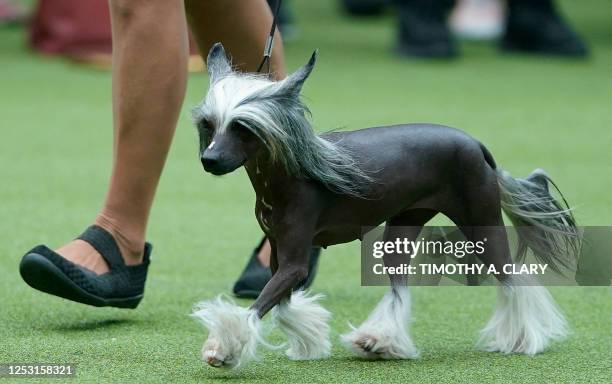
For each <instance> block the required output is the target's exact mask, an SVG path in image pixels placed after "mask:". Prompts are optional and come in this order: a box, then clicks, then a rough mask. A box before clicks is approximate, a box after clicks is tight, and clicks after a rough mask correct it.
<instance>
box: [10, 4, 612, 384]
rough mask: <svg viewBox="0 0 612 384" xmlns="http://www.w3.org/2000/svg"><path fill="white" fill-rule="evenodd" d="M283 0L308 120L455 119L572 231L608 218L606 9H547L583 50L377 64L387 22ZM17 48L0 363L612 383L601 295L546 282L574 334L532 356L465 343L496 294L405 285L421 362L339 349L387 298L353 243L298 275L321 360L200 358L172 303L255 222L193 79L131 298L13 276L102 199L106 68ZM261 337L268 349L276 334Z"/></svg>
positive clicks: (201, 88) (225, 269)
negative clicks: (327, 349)
mask: <svg viewBox="0 0 612 384" xmlns="http://www.w3.org/2000/svg"><path fill="white" fill-rule="evenodd" d="M293 3H294V6H295V9H296V15H297V27H298V28H299V32H300V38H299V39H298V40H297V41H295V42H291V43H288V44H287V47H286V53H287V63H288V67H289V69H291V70H293V69H294V68H296V67H297V66H298V65H300V64H302V63H303V62H305V60H307V58H308V55H309V54H310V52H311V51H312V50H313V49H314V48H319V49H320V57H319V62H318V64H317V68H316V69H315V71H314V72H313V74H312V76H311V78H310V79H309V80H308V82H307V85H306V87H305V96H306V97H307V99H308V100H309V104H310V107H311V109H312V112H313V119H314V123H315V125H316V127H317V129H320V130H327V129H331V128H338V127H340V128H347V129H355V128H360V127H365V126H372V125H382V124H391V123H403V122H437V123H443V124H449V125H452V126H456V127H459V128H462V129H464V130H466V131H468V132H469V133H471V134H472V135H474V136H476V137H477V138H479V139H480V140H481V141H483V142H484V143H485V144H486V145H487V146H488V148H489V149H490V150H491V152H492V153H493V154H494V156H495V158H496V160H497V163H498V164H500V165H501V166H502V167H504V168H506V169H508V170H510V171H511V172H512V173H514V174H515V175H517V176H524V175H525V174H526V173H528V172H530V171H531V170H532V169H534V168H536V167H542V168H544V169H546V170H548V171H549V172H550V174H551V175H552V176H553V178H554V179H555V180H556V181H557V182H558V184H559V186H560V187H561V189H562V190H563V191H564V193H565V195H566V197H567V198H568V199H569V201H570V203H572V204H574V205H576V206H578V209H577V211H576V215H577V218H578V220H579V222H580V223H581V224H583V225H610V224H612V194H611V193H610V189H611V187H612V151H611V150H610V146H611V145H612V111H611V108H612V104H611V102H612V71H611V68H612V45H611V44H610V41H612V26H611V25H610V22H609V18H610V15H611V14H612V4H611V3H610V2H608V1H605V0H597V1H595V0H591V1H580V2H578V1H569V0H566V1H563V2H562V4H563V6H564V9H565V10H566V11H567V13H568V14H569V15H571V19H572V21H573V22H574V24H575V25H576V26H577V28H578V29H579V30H580V31H581V32H582V33H583V35H584V36H585V37H586V38H587V39H588V41H589V44H590V46H591V48H592V51H593V55H592V57H591V58H590V59H589V60H587V61H573V60H562V59H544V58H540V57H529V56H520V55H502V54H500V53H499V52H498V51H497V50H496V49H495V48H494V47H493V46H492V45H490V44H475V43H471V44H467V43H463V44H461V48H462V51H463V53H464V55H463V56H462V57H461V58H460V59H458V60H457V61H454V62H451V63H437V62H430V61H405V60H400V59H398V58H396V57H395V56H393V55H392V54H391V48H392V43H393V37H394V28H393V19H392V18H391V16H390V15H388V16H386V17H383V18H381V19H351V18H347V17H344V16H343V15H341V13H340V12H338V10H337V7H336V2H335V1H334V2H332V1H294V2H293ZM24 43H25V34H24V31H23V30H20V29H3V30H0V64H1V66H0V109H1V110H0V124H1V125H0V127H1V129H0V133H1V136H0V218H1V219H0V292H1V296H0V299H1V302H0V363H7V362H49V363H51V362H55V363H75V364H77V372H78V375H77V379H78V380H80V381H86V382H94V381H105V382H125V381H128V380H133V381H142V382H170V381H177V382H196V381H199V382H212V381H219V382H243V381H244V382H262V383H264V382H265V383H267V382H277V381H280V382H385V383H386V382H397V383H409V382H436V383H443V382H470V383H472V382H486V383H489V382H509V381H516V382H532V383H543V382H568V383H570V382H571V383H573V382H589V383H596V382H610V381H611V374H612V373H611V369H612V362H611V355H612V351H611V348H612V329H611V319H612V310H611V309H612V301H611V299H612V295H611V294H610V290H609V289H608V288H571V287H567V288H553V289H551V290H552V293H553V295H554V296H555V298H556V299H557V301H558V303H559V305H560V306H561V307H562V308H563V310H564V311H565V312H566V314H567V317H568V320H569V322H570V324H571V326H572V329H573V333H572V335H571V336H570V337H569V339H568V340H567V341H565V342H563V343H558V344H555V345H554V346H553V347H552V348H551V349H550V350H549V351H547V352H546V353H544V354H541V355H538V356H536V357H526V356H521V355H512V356H503V355H499V354H490V353H484V352H478V351H476V350H475V349H474V348H473V342H474V340H475V336H476V334H477V332H478V330H479V329H480V327H482V326H483V325H484V324H485V322H486V320H487V319H488V316H489V315H490V314H491V312H492V309H493V306H494V300H495V290H494V288H492V287H488V288H485V287H483V288H467V287H463V288H456V287H455V288H453V287H444V288H441V287H434V288H429V287H427V288H417V289H414V290H413V297H414V305H413V311H414V324H413V328H412V334H413V336H414V340H415V342H416V344H417V346H418V347H419V348H420V350H421V351H422V357H421V358H420V359H418V360H416V361H384V362H366V361H361V360H358V359H356V358H354V357H352V356H351V355H350V354H349V353H348V352H346V351H345V350H343V349H342V348H341V346H340V344H339V342H338V335H339V334H340V333H342V332H343V331H345V330H346V329H347V322H348V321H352V322H353V323H358V322H360V321H361V320H363V319H364V318H365V317H366V316H367V314H368V313H369V311H370V310H371V309H372V308H373V306H374V305H375V304H376V302H377V301H378V300H379V298H380V297H381V296H382V294H383V293H384V292H385V288H368V287H360V286H359V281H360V275H359V245H358V244H357V243H352V244H348V245H340V246H335V247H332V248H330V249H328V250H327V251H325V252H324V255H323V257H322V259H321V263H320V268H319V275H318V277H317V280H316V282H315V284H314V286H313V290H314V291H315V292H322V293H325V294H326V296H327V298H326V300H325V301H324V305H325V306H326V307H327V308H328V309H329V310H330V311H331V312H332V313H333V320H332V330H333V345H334V347H333V355H332V357H331V359H328V360H323V361H308V362H293V361H290V360H288V359H287V358H286V357H285V356H284V355H283V353H282V352H281V351H276V352H269V351H266V350H262V359H261V361H259V362H254V363H253V364H251V365H249V366H248V367H246V368H245V369H243V370H242V371H239V372H227V371H222V370H216V369H212V368H210V367H208V366H206V365H204V364H203V363H202V362H201V361H200V357H199V351H200V347H201V344H202V342H203V340H204V336H205V335H204V332H203V330H202V329H201V328H200V326H199V325H198V324H196V323H195V322H194V321H193V320H192V319H190V318H189V317H188V313H189V312H190V309H191V306H192V304H193V303H194V302H196V301H198V300H202V299H210V298H212V297H214V296H215V295H217V294H219V293H228V292H229V291H230V288H231V285H232V283H233V281H234V279H235V278H236V277H237V276H238V274H239V273H240V271H241V270H242V268H243V265H244V263H245V261H246V258H247V255H248V254H249V253H250V251H251V248H252V247H253V246H254V245H255V244H256V242H257V240H258V238H259V236H260V230H259V228H258V226H257V223H256V220H255V218H254V216H253V205H254V194H253V192H252V190H251V187H250V185H249V183H248V180H247V177H246V175H245V172H244V171H243V170H239V171H237V172H235V173H234V174H231V175H228V176H226V177H223V178H216V177H212V176H209V175H206V174H204V173H203V172H202V170H201V166H200V164H199V161H198V158H197V143H196V133H195V130H194V129H193V128H192V126H191V124H190V118H189V108H190V107H191V106H192V105H194V104H195V103H197V102H198V101H199V100H200V98H202V97H203V95H204V93H205V90H206V84H207V79H206V77H205V76H204V75H201V74H196V75H192V76H191V77H190V81H189V89H188V93H187V97H186V102H185V106H184V108H183V111H182V113H181V119H180V122H179V126H178V129H177V134H176V138H175V141H174V144H173V147H172V150H171V153H170V156H169V159H168V163H167V166H166V169H165V172H164V176H163V178H162V181H161V184H160V186H159V190H158V194H157V199H156V204H155V207H154V210H153V213H152V216H151V224H150V231H149V240H151V241H152V242H153V243H154V246H155V249H154V252H153V263H152V266H151V269H150V274H149V280H148V283H147V291H146V297H145V299H144V300H143V302H142V303H141V305H140V307H139V308H138V309H137V310H134V311H129V310H116V309H98V308H92V307H86V306H82V305H78V304H74V303H70V302H67V301H64V300H60V299H57V298H54V297H51V296H48V295H45V294H42V293H40V292H37V291H34V290H33V289H31V288H30V287H28V286H27V285H26V284H25V283H24V282H23V281H22V280H21V278H20V277H19V274H18V263H19V260H20V257H21V255H22V254H23V253H24V252H25V251H26V250H28V249H29V248H30V247H32V246H33V245H35V244H38V243H46V244H49V245H50V246H59V245H61V244H62V243H63V242H65V241H67V240H68V239H70V238H71V237H73V236H75V235H77V234H78V233H80V231H81V230H82V229H83V228H84V227H85V226H86V225H87V224H88V223H90V222H91V220H92V218H93V217H94V215H95V214H96V211H97V209H98V208H99V206H100V203H101V201H102V199H103V197H104V194H105V186H106V183H107V179H108V175H109V169H110V159H111V151H112V148H111V135H112V132H111V99H110V77H109V73H106V72H98V71H93V70H89V69H86V68H82V67H79V66H75V65H73V64H70V63H69V62H66V61H64V60H62V59H51V58H44V57H41V56H38V55H36V54H33V53H31V52H29V51H28V50H27V49H26V48H25V44H24ZM158 102H160V103H163V102H164V100H159V101H158ZM381 150H384V148H381ZM239 303H240V304H242V305H248V304H249V301H246V300H244V301H243V300H240V301H239ZM271 338H272V340H274V341H280V340H282V339H281V336H280V334H279V333H278V331H274V332H273V333H272V336H271Z"/></svg>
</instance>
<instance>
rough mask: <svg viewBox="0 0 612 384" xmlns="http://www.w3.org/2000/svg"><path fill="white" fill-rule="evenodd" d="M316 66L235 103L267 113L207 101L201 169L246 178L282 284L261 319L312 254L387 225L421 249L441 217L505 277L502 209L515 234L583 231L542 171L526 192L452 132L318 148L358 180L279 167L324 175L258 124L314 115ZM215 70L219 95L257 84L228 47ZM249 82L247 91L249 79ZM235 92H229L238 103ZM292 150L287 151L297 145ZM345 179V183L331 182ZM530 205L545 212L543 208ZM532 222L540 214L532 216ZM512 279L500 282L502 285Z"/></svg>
mask: <svg viewBox="0 0 612 384" xmlns="http://www.w3.org/2000/svg"><path fill="white" fill-rule="evenodd" d="M315 59H316V53H315V54H313V56H312V58H311V59H310V61H309V62H308V63H307V64H306V65H305V66H303V67H302V68H300V69H299V70H298V71H296V72H295V73H293V74H291V75H290V76H289V77H288V78H286V79H285V80H283V81H280V82H271V81H269V80H268V81H269V82H270V84H271V85H270V86H268V87H263V86H262V88H261V90H258V91H257V92H254V93H251V94H249V95H248V96H247V97H245V99H244V100H242V101H240V102H239V103H237V104H236V105H237V106H241V105H242V106H245V105H247V104H248V103H259V104H257V105H258V107H257V106H255V107H253V108H251V109H250V110H249V111H250V112H248V113H247V114H243V115H241V117H239V118H236V119H235V120H234V121H227V120H224V119H225V118H226V117H227V116H226V114H227V113H230V112H231V111H229V112H227V110H224V109H223V108H222V107H221V106H219V105H217V104H215V102H216V103H219V100H221V96H218V97H219V98H218V99H217V100H211V98H213V97H214V95H212V96H211V94H210V92H211V91H210V90H209V95H208V96H207V100H205V101H204V103H203V104H202V106H200V107H198V110H197V111H196V112H194V119H195V122H196V124H197V127H198V131H199V133H200V160H201V162H202V164H203V167H204V169H205V170H206V171H207V172H210V173H212V174H215V175H222V174H226V173H229V172H232V171H234V170H235V169H237V168H239V167H241V166H244V167H245V169H246V171H247V173H248V176H249V178H250V181H251V183H252V186H253V189H254V190H255V193H256V197H257V202H256V206H255V214H256V217H257V220H258V222H259V224H260V226H261V229H262V230H263V231H264V233H265V235H266V236H267V237H268V239H269V240H270V244H271V247H272V254H271V258H270V263H271V268H272V272H273V276H272V278H271V280H270V281H269V282H268V284H267V285H266V286H265V288H264V289H263V291H262V292H261V294H260V296H259V298H258V299H257V300H256V301H255V303H254V304H253V305H252V307H251V308H252V309H254V310H256V311H257V314H258V315H259V317H263V316H264V315H265V314H266V313H267V312H268V311H269V310H270V309H271V308H272V307H274V306H275V305H277V304H278V303H279V302H280V301H281V300H282V299H284V298H287V297H288V296H290V294H291V291H292V289H293V288H294V287H295V286H296V285H297V284H298V283H299V282H300V281H302V280H304V279H305V278H306V276H307V273H308V258H309V255H310V252H309V250H310V248H311V247H312V246H321V247H327V246H330V245H334V244H340V243H346V242H349V241H352V240H355V239H360V238H361V236H362V229H363V228H364V227H372V226H377V225H380V224H381V223H385V222H386V231H385V240H387V241H393V240H394V239H396V238H400V237H401V238H408V239H409V240H414V239H416V237H417V236H418V234H419V232H420V230H421V228H422V227H423V225H425V224H426V223H427V222H428V221H429V220H430V219H431V218H433V217H434V216H435V215H436V214H438V213H441V214H444V215H445V216H447V217H448V218H450V219H451V220H452V221H453V222H454V223H455V224H456V225H457V226H458V227H459V228H460V229H462V230H463V231H464V234H465V235H466V237H467V238H468V239H482V238H487V239H488V241H487V247H486V251H485V253H484V254H483V255H482V256H481V259H482V261H483V262H484V263H485V264H487V265H490V264H493V265H495V267H496V268H497V269H498V270H501V266H502V265H504V264H507V263H511V262H512V260H511V257H510V252H509V248H508V242H507V238H506V232H505V229H504V228H503V225H504V222H503V219H502V201H509V200H512V199H514V200H512V202H513V204H514V205H516V206H519V207H520V208H521V209H517V210H516V211H513V208H512V206H513V204H508V205H506V206H505V207H504V210H505V211H506V213H507V214H508V216H509V217H510V218H511V219H512V221H513V222H514V223H515V224H520V225H531V226H540V227H541V231H542V233H545V232H546V231H549V230H552V229H551V228H552V227H553V226H556V227H555V228H561V230H564V231H567V232H568V233H569V232H571V231H572V228H574V227H575V224H574V221H573V218H572V217H571V214H567V210H565V209H564V208H563V207H561V206H560V203H559V202H558V201H556V200H555V199H554V198H553V197H551V195H550V194H549V193H548V189H547V180H549V179H548V177H547V176H545V175H544V174H543V173H542V172H541V171H536V172H534V173H533V174H532V175H531V176H530V178H527V179H525V180H522V179H514V178H512V177H511V176H509V175H508V174H507V173H506V172H503V171H501V170H498V169H497V167H496V164H495V162H494V160H493V157H492V156H491V154H490V153H489V151H488V150H487V149H486V148H485V147H484V146H483V145H482V144H481V143H480V142H479V141H477V140H475V139H474V138H472V137H470V136H469V135H468V134H466V133H464V132H462V131H460V130H457V129H454V128H450V127H446V126H441V125H435V124H406V125H394V126H384V127H375V128H367V129H361V130H357V131H351V132H333V133H326V134H323V135H320V136H319V137H320V138H322V139H323V140H324V141H325V142H327V143H332V144H333V146H334V147H333V148H335V149H334V150H336V151H338V152H342V153H344V154H349V155H350V158H351V159H352V160H353V162H354V163H353V164H352V167H353V168H354V169H355V170H356V171H355V172H354V173H351V171H350V170H347V169H346V167H349V166H351V165H350V164H349V163H346V162H345V163H341V161H345V160H346V156H345V157H342V158H341V160H338V162H339V164H340V166H337V164H336V165H334V167H336V169H340V171H338V172H339V173H337V174H335V176H334V175H332V176H329V177H328V176H326V175H325V174H322V175H319V173H318V167H317V166H312V167H311V168H312V169H310V170H308V169H305V170H303V172H301V170H299V169H298V170H296V169H295V167H293V168H292V167H291V166H290V165H291V164H290V163H288V162H286V161H285V162H283V160H282V156H286V157H287V156H289V155H293V156H295V157H297V158H298V159H299V158H308V159H311V158H312V159H314V160H313V161H310V160H309V161H310V164H317V161H319V164H323V165H325V164H324V160H321V159H319V158H317V157H316V156H315V155H312V154H311V153H310V152H309V151H310V150H309V149H308V148H307V147H304V149H303V150H299V148H298V151H297V153H288V152H287V153H281V154H280V155H279V154H278V153H274V154H273V153H272V150H271V149H270V148H273V145H272V144H274V143H271V141H270V140H269V136H267V135H266V129H269V128H268V127H266V126H263V125H262V124H259V123H258V122H260V121H264V120H261V119H259V120H258V118H257V113H261V114H263V115H265V116H266V118H270V119H276V120H279V121H283V122H284V121H289V123H288V125H292V124H293V123H292V122H291V119H292V117H291V116H298V115H300V114H302V115H303V114H304V113H305V112H304V109H305V107H304V106H303V105H302V104H301V102H300V101H299V93H300V90H301V87H302V85H303V83H304V81H305V80H306V78H307V77H308V75H309V74H310V73H311V71H312V69H313V67H314V63H315ZM207 64H208V72H209V75H210V81H211V89H212V88H214V86H216V84H217V82H220V81H222V80H223V79H225V78H228V77H232V76H234V77H237V78H239V77H241V76H254V75H243V74H238V73H236V72H234V71H233V70H232V68H231V65H230V62H229V60H228V59H227V57H226V54H225V51H224V50H223V47H222V46H221V45H220V44H216V45H215V46H213V48H212V49H211V50H210V53H209V56H208V62H207ZM253 79H255V77H253ZM243 81H244V82H245V84H246V82H247V81H249V79H246V78H245V80H243ZM253 81H255V80H253ZM258 81H263V80H258ZM228 87H229V88H228V89H226V90H225V91H227V92H230V91H236V92H237V91H239V90H232V89H231V87H230V86H229V85H228ZM215 92H221V91H220V90H215ZM258 93H259V94H258ZM224 97H226V98H231V95H229V96H227V95H226V96H224ZM232 100H233V99H232ZM258 108H259V109H258ZM295 108H298V110H297V112H295V111H294V110H293V109H295ZM300 108H302V109H300ZM220 111H221V112H220ZM222 111H225V112H222ZM258 111H260V112H258ZM292 111H293V112H292ZM249 113H250V114H251V115H252V116H253V118H252V119H251V120H253V121H252V122H251V120H249V118H248V116H250V115H249ZM245 116H247V117H245ZM295 119H296V120H299V117H296V118H295ZM276 120H274V121H276ZM258 124H259V125H258ZM295 124H298V125H299V124H302V123H295ZM221 125H223V127H221ZM279 126H282V123H279ZM307 128H308V129H310V130H312V128H311V127H310V126H308V127H307ZM296 132H297V131H296ZM300 132H301V131H300ZM285 136H289V137H285ZM285 136H282V135H281V136H279V137H285V138H284V139H283V140H287V141H291V140H293V137H291V135H290V134H288V135H285ZM312 137H313V139H312V140H315V139H314V138H315V137H316V135H314V133H312ZM266 140H267V141H266ZM295 140H298V139H297V138H296V139H295ZM304 143H308V142H307V141H304ZM287 145H288V146H289V147H288V148H290V145H291V144H287ZM333 148H332V149H333ZM281 152H282V151H281ZM313 156H314V157H313ZM342 159H344V160H342ZM305 161H306V160H304V162H305ZM298 162H299V161H298ZM287 164H289V166H288V165H287ZM304 164H305V163H304ZM347 164H348V165H347ZM342 167H344V168H342ZM303 168H306V166H304V167H303ZM321 169H322V168H321ZM332 170H333V169H332ZM357 170H358V171H357ZM321 172H324V171H321ZM332 173H333V172H332ZM338 174H339V175H340V176H338ZM336 176H338V177H339V178H340V179H343V180H344V181H345V182H346V183H345V184H342V183H341V182H337V180H336V181H334V180H332V181H330V179H333V178H334V177H336ZM334 183H335V184H334ZM351 183H352V184H351ZM532 195H533V196H539V198H541V200H542V201H541V202H540V203H538V202H537V201H534V200H533V199H532ZM504 199H505V200H504ZM521 199H523V200H524V201H523V200H521ZM530 199H531V200H530ZM544 200H545V201H544ZM524 211H529V212H531V213H533V214H530V215H525V214H524ZM521 212H522V213H521ZM539 213H542V215H539ZM540 216H541V217H540ZM542 217H548V219H546V220H545V219H543V218H542ZM551 217H552V219H551ZM521 220H522V221H521ZM400 227H403V228H401V229H400ZM406 227H409V228H406ZM500 227H501V228H500ZM540 227H538V228H540ZM546 233H548V232H546ZM383 260H384V263H385V265H388V266H394V265H400V264H403V263H408V262H409V261H410V259H409V257H408V256H406V255H385V256H384V257H383ZM506 277H507V276H505V275H500V276H499V280H500V281H504V279H505V278H506ZM391 283H392V285H393V286H400V285H405V284H406V280H405V278H404V277H403V276H397V275H392V276H391Z"/></svg>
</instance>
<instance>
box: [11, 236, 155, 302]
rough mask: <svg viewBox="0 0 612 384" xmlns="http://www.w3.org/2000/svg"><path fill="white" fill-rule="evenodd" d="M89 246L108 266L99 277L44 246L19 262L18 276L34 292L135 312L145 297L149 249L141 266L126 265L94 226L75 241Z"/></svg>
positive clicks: (109, 239)
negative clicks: (106, 270)
mask: <svg viewBox="0 0 612 384" xmlns="http://www.w3.org/2000/svg"><path fill="white" fill-rule="evenodd" d="M78 239H81V240H83V241H86V242H88V243H89V244H91V246H92V247H94V248H95V249H96V251H98V253H100V255H102V257H103V258H104V260H106V262H107V263H108V266H109V269H110V270H109V271H108V272H107V273H104V274H101V275H98V274H96V273H94V272H93V271H90V270H89V269H87V268H83V267H81V266H79V265H77V264H74V263H73V262H71V261H69V260H66V259H64V258H63V257H62V256H61V255H59V254H58V253H56V252H54V251H52V250H51V249H49V248H48V247H47V246H45V245H39V246H37V247H34V248H33V249H32V250H30V251H29V252H28V253H26V254H25V256H24V257H23V258H22V259H21V264H20V265H19V272H20V273H21V277H22V278H23V280H24V281H25V282H26V283H28V285H29V286H31V287H32V288H34V289H38V290H39V291H42V292H46V293H49V294H51V295H54V296H59V297H62V298H64V299H67V300H72V301H76V302H79V303H83V304H88V305H93V306H96V307H117V308H136V307H137V306H138V303H140V300H142V297H143V295H144V286H145V281H146V279H147V270H148V268H149V264H150V260H151V259H150V258H151V249H152V246H151V244H149V243H146V244H145V248H144V257H143V261H142V263H141V264H138V265H133V266H132V265H126V264H125V262H124V261H123V257H121V252H120V251H119V247H118V246H117V243H116V242H115V239H114V238H113V236H112V235H111V234H110V233H109V232H108V231H106V230H105V229H103V228H102V227H99V226H97V225H92V226H91V227H89V228H87V229H86V230H85V232H83V234H82V235H81V236H79V237H78Z"/></svg>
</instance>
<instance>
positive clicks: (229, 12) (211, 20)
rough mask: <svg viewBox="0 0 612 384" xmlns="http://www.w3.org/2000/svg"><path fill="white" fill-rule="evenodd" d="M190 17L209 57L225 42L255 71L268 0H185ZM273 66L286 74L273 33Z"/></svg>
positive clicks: (266, 254)
mask: <svg viewBox="0 0 612 384" xmlns="http://www.w3.org/2000/svg"><path fill="white" fill-rule="evenodd" d="M185 7H186V9H187V19H188V20H189V24H190V26H191V30H192V32H193V34H194V37H195V39H196V40H197V42H198V45H199V47H200V52H201V53H202V56H204V59H205V60H206V54H207V53H208V50H209V49H210V47H211V46H212V45H213V44H214V43H216V42H222V43H223V46H224V47H225V49H226V51H227V52H228V54H229V55H230V56H231V58H232V64H233V65H235V66H237V67H238V68H240V69H241V70H243V71H251V72H253V71H255V70H257V66H258V65H259V63H260V62H261V59H262V54H263V48H264V46H265V43H266V39H267V37H268V34H269V32H270V26H271V24H272V13H271V10H270V8H269V6H268V4H267V2H266V0H254V1H244V0H210V1H201V0H186V1H185ZM272 52H273V54H272V60H271V68H272V72H273V74H274V77H275V78H276V79H282V78H284V77H285V63H284V61H283V57H284V56H283V44H282V41H281V37H280V34H279V33H278V32H277V33H276V35H275V37H274V50H273V51H272ZM257 257H258V258H259V261H260V262H261V264H262V265H264V266H266V267H267V266H269V265H270V244H269V243H268V241H267V240H266V241H265V242H264V244H263V246H262V247H261V249H260V250H259V253H258V254H257Z"/></svg>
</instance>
